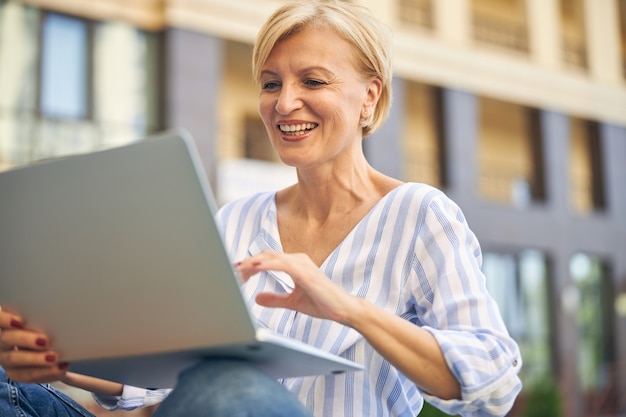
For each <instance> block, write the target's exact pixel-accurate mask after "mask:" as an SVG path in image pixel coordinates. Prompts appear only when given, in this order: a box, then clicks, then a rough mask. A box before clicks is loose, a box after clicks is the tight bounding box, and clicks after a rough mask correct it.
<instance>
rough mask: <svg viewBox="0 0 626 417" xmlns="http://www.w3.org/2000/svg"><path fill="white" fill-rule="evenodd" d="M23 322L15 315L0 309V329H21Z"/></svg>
mask: <svg viewBox="0 0 626 417" xmlns="http://www.w3.org/2000/svg"><path fill="white" fill-rule="evenodd" d="M23 328H24V321H23V320H22V318H21V317H20V316H18V315H17V314H14V313H11V312H10V311H7V310H6V309H5V310H3V309H2V307H0V329H2V330H4V329H23Z"/></svg>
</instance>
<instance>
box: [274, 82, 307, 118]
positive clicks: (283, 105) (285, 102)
mask: <svg viewBox="0 0 626 417" xmlns="http://www.w3.org/2000/svg"><path fill="white" fill-rule="evenodd" d="M300 107H302V100H301V98H300V93H299V90H298V89H297V88H296V87H293V86H289V85H286V84H283V85H282V87H281V89H280V93H279V94H278V99H277V100H276V106H275V109H276V111H277V112H278V113H279V114H280V115H283V116H286V115H288V114H289V113H291V112H293V111H294V110H297V109H299V108H300Z"/></svg>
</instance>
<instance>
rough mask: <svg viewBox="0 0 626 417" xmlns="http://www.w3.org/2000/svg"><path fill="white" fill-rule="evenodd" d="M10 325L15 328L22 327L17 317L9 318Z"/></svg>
mask: <svg viewBox="0 0 626 417" xmlns="http://www.w3.org/2000/svg"><path fill="white" fill-rule="evenodd" d="M11 327H15V328H16V329H23V328H24V325H23V324H22V322H21V321H19V320H18V319H11Z"/></svg>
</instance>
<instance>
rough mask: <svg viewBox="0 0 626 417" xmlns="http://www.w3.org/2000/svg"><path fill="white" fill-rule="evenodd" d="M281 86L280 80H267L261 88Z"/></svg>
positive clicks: (268, 88) (266, 89) (270, 89)
mask: <svg viewBox="0 0 626 417" xmlns="http://www.w3.org/2000/svg"><path fill="white" fill-rule="evenodd" d="M278 87H280V83H279V82H278V81H266V82H264V83H263V84H262V85H261V89H262V90H265V91H272V90H276V89H277V88H278Z"/></svg>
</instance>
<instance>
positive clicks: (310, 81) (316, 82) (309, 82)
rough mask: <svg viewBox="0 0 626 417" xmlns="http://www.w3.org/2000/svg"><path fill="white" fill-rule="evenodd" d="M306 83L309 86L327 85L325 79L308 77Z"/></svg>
mask: <svg viewBox="0 0 626 417" xmlns="http://www.w3.org/2000/svg"><path fill="white" fill-rule="evenodd" d="M304 84H306V85H307V86H309V87H321V86H323V85H326V83H325V82H324V81H320V80H315V79H308V80H306V81H305V82H304Z"/></svg>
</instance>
